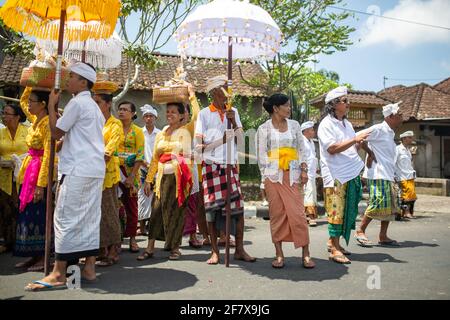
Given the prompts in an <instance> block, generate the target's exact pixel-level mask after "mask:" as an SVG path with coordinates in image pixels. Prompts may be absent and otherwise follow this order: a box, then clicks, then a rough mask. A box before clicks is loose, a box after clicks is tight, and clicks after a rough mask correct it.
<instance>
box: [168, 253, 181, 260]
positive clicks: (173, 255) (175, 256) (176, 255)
mask: <svg viewBox="0 0 450 320" xmlns="http://www.w3.org/2000/svg"><path fill="white" fill-rule="evenodd" d="M180 257H181V252H180V251H175V252H171V253H170V256H169V260H179V259H180Z"/></svg>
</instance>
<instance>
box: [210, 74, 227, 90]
mask: <svg viewBox="0 0 450 320" xmlns="http://www.w3.org/2000/svg"><path fill="white" fill-rule="evenodd" d="M227 81H228V77H227V76H225V75H220V76H216V77H212V78H209V79H208V80H206V91H207V92H210V91H211V90H212V89H215V88H218V87H221V86H223V85H225V83H227Z"/></svg>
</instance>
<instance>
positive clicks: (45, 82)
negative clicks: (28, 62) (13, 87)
mask: <svg viewBox="0 0 450 320" xmlns="http://www.w3.org/2000/svg"><path fill="white" fill-rule="evenodd" d="M55 74H56V69H54V68H42V67H36V66H35V67H27V68H23V70H22V75H21V76H20V85H21V86H24V87H39V88H49V89H51V88H53V87H54V86H55ZM68 79H69V70H68V69H66V68H62V70H61V89H64V88H65V87H66V84H67V80H68Z"/></svg>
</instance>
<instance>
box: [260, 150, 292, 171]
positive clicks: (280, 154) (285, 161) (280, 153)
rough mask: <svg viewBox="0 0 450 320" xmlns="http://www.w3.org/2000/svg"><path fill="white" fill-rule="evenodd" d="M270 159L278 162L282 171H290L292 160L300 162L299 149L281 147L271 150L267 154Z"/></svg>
mask: <svg viewBox="0 0 450 320" xmlns="http://www.w3.org/2000/svg"><path fill="white" fill-rule="evenodd" d="M267 155H268V156H269V159H270V160H272V161H274V160H277V161H278V166H279V167H280V169H281V170H288V169H289V162H291V161H292V160H298V154H297V149H295V148H292V147H281V148H277V149H273V150H270V151H269V152H268V154H267Z"/></svg>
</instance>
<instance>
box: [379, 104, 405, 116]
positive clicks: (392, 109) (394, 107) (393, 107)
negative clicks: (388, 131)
mask: <svg viewBox="0 0 450 320" xmlns="http://www.w3.org/2000/svg"><path fill="white" fill-rule="evenodd" d="M400 103H402V102H401V101H400V102H397V103H392V104H388V105H385V106H384V107H383V117H385V118H387V117H389V116H390V115H391V114H394V115H395V114H397V113H398V110H399V109H400V107H399V106H398V105H399V104H400Z"/></svg>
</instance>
